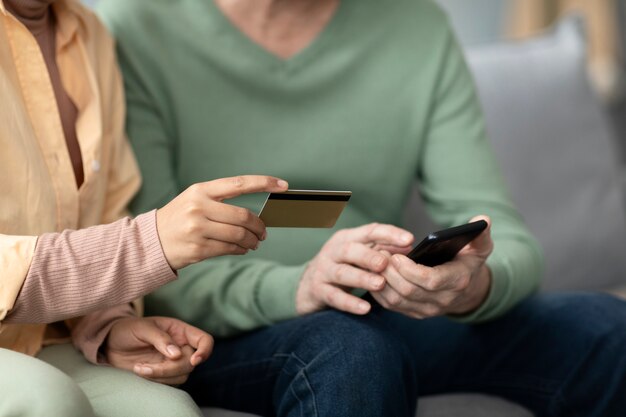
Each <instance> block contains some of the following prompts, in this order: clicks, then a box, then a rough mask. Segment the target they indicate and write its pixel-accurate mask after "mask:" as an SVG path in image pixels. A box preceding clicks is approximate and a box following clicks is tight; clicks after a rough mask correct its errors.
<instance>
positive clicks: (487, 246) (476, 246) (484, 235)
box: [469, 215, 493, 257]
mask: <svg viewBox="0 0 626 417" xmlns="http://www.w3.org/2000/svg"><path fill="white" fill-rule="evenodd" d="M480 220H484V221H485V222H487V228H486V229H485V230H483V231H482V232H481V233H480V234H479V235H478V236H477V237H476V238H475V239H474V240H472V241H471V242H470V244H469V249H471V250H472V251H474V252H476V253H477V254H479V255H480V256H484V257H487V256H489V254H491V251H492V250H493V240H492V239H491V218H489V216H485V215H480V216H475V217H472V219H471V220H470V223H473V222H477V221H480Z"/></svg>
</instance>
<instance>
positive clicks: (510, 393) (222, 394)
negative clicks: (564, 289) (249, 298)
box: [183, 294, 626, 417]
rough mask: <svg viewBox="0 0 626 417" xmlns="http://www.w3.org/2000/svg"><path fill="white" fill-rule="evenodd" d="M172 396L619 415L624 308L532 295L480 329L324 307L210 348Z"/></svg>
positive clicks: (244, 406)
mask: <svg viewBox="0 0 626 417" xmlns="http://www.w3.org/2000/svg"><path fill="white" fill-rule="evenodd" d="M370 301H372V300H371V299H370ZM372 302H373V301H372ZM183 388H184V389H185V390H187V391H188V392H189V393H190V394H191V396H192V397H193V398H194V400H196V402H198V403H199V404H200V405H202V406H213V407H221V408H227V409H232V410H239V411H243V412H249V413H254V414H259V415H263V416H273V415H277V416H285V417H296V416H298V417H312V416H320V417H327V416H332V417H346V416H355V417H356V416H358V417H368V416H372V417H381V416H394V417H403V416H406V417H413V416H414V415H415V411H416V407H417V404H416V399H417V397H418V396H421V395H429V394H439V393H449V392H479V393H487V394H493V395H497V396H501V397H504V398H507V399H509V400H511V401H514V402H517V403H519V404H522V405H523V406H525V407H527V408H528V409H530V410H532V411H533V412H534V413H535V414H536V415H537V416H539V417H541V416H563V417H576V416H584V417H592V416H597V417H600V416H602V417H612V416H615V417H624V416H626V303H624V302H622V301H620V300H617V299H615V298H613V297H610V296H606V295H599V294H597V295H596V294H559V295H538V296H535V297H533V298H531V299H528V300H527V301H525V302H523V303H521V304H520V305H519V306H517V307H516V308H515V309H513V310H512V311H511V312H509V313H508V314H506V315H505V316H503V317H502V318H500V319H498V320H496V321H493V322H489V323H485V324H479V325H466V324H460V323H457V322H454V321H451V320H448V319H447V318H433V319H427V320H414V319H410V318H408V317H405V316H403V315H400V314H396V313H393V312H390V311H387V310H385V309H383V308H382V307H380V306H378V305H375V304H374V308H373V310H372V312H371V313H370V314H368V315H367V316H365V317H357V316H352V315H349V314H344V313H340V312H337V311H330V310H329V311H324V312H320V313H317V314H312V315H309V316H306V317H302V318H298V319H294V320H290V321H286V322H282V323H279V324H276V325H274V326H271V327H268V328H265V329H261V330H258V331H255V332H252V333H248V334H245V335H243V336H240V337H236V338H232V339H227V340H218V341H217V343H216V346H215V350H214V352H213V355H212V356H211V357H210V358H209V360H208V361H207V362H206V363H204V364H202V365H200V366H199V367H198V368H196V370H195V371H194V372H193V373H192V375H191V376H190V378H189V380H188V382H187V383H186V384H185V385H184V386H183Z"/></svg>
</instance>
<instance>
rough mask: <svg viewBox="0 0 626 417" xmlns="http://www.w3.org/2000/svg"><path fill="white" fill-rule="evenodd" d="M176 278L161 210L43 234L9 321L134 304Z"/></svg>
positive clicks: (44, 318) (30, 320)
mask: <svg viewBox="0 0 626 417" xmlns="http://www.w3.org/2000/svg"><path fill="white" fill-rule="evenodd" d="M174 279H176V274H175V273H174V271H173V270H172V269H171V268H170V266H169V264H168V263H167V260H166V259H165V255H164V254H163V249H162V248H161V242H160V241H159V236H158V233H157V229H156V210H154V211H151V212H149V213H146V214H142V215H140V216H137V218H135V219H130V218H124V219H121V220H119V221H117V222H115V223H111V224H108V225H101V226H94V227H90V228H88V229H83V230H77V231H64V232H62V233H50V234H44V235H42V236H41V237H40V238H39V240H38V241H37V247H36V248H35V255H34V257H33V261H32V263H31V266H30V269H29V271H28V275H27V276H26V280H25V281H24V285H23V286H22V290H21V292H20V294H19V296H18V298H17V300H16V303H15V306H14V308H13V310H11V312H10V313H9V315H8V316H7V317H6V319H5V323H52V322H55V321H59V320H63V319H67V318H72V317H79V316H82V315H84V314H87V313H90V312H93V311H96V310H101V309H106V308H109V307H113V306H117V305H120V304H125V303H129V302H130V301H132V300H135V299H137V298H140V297H141V296H142V295H144V294H147V293H149V292H151V291H153V290H154V289H156V288H158V287H160V286H162V285H164V284H166V283H168V282H170V281H172V280H174Z"/></svg>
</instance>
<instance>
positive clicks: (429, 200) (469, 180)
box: [417, 29, 542, 322]
mask: <svg viewBox="0 0 626 417" xmlns="http://www.w3.org/2000/svg"><path fill="white" fill-rule="evenodd" d="M439 68H440V71H439V72H438V73H439V79H438V80H437V84H436V92H435V99H434V102H433V108H432V110H431V118H430V123H429V129H428V133H427V137H426V140H425V144H424V149H423V152H422V154H421V155H420V158H421V162H420V164H419V166H420V167H421V168H420V170H419V172H418V173H417V175H418V178H419V180H420V181H419V183H420V187H421V194H422V196H423V198H424V201H425V202H426V207H427V209H428V211H429V213H430V214H431V216H432V218H433V219H434V220H435V222H436V223H437V224H439V225H442V226H443V227H448V226H453V225H457V224H462V223H465V222H467V221H468V220H469V219H470V218H471V217H473V216H475V215H478V214H486V215H489V216H490V217H491V219H492V222H493V225H492V237H493V240H494V245H495V248H494V252H493V253H492V255H491V256H490V257H489V259H488V261H487V264H488V266H489V267H490V269H491V272H492V283H491V289H490V293H489V295H488V297H487V299H486V301H485V302H484V303H483V305H482V306H481V307H480V308H479V309H478V310H476V311H475V312H473V313H472V314H470V315H468V316H466V317H462V318H460V320H461V321H467V322H476V321H484V320H489V319H492V318H495V317H497V316H499V315H501V314H503V313H504V312H506V311H507V310H508V309H510V308H511V307H513V306H514V305H515V304H516V303H518V302H519V301H520V300H522V299H524V298H525V297H527V296H528V295H529V294H531V293H532V292H533V291H536V290H537V288H538V285H539V279H540V276H541V266H542V255H541V251H540V249H539V245H538V243H537V241H536V240H535V238H534V237H533V236H532V235H531V234H530V232H529V231H528V229H527V228H526V226H525V224H524V222H523V221H522V219H521V216H520V215H519V213H518V212H517V210H516V208H515V207H514V205H513V203H512V202H511V199H510V197H509V194H508V191H507V187H506V185H505V183H504V180H503V176H502V174H501V172H500V168H499V166H498V163H497V161H496V158H495V155H494V153H493V150H492V147H491V144H490V142H489V140H488V138H487V134H486V130H485V126H484V121H483V120H484V119H483V115H482V112H481V109H480V105H479V103H478V99H477V94H476V92H475V88H474V82H473V80H472V77H471V75H470V72H469V69H468V68H467V66H466V63H465V60H464V57H463V54H462V52H461V50H460V48H459V46H458V44H457V42H456V39H455V38H454V35H453V34H452V31H451V29H447V31H446V39H445V42H444V46H443V48H441V54H440V57H439ZM441 161H445V163H441ZM450 167H454V169H450Z"/></svg>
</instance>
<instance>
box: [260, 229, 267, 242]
mask: <svg viewBox="0 0 626 417" xmlns="http://www.w3.org/2000/svg"><path fill="white" fill-rule="evenodd" d="M265 239H267V230H265V231H264V232H263V236H261V240H265Z"/></svg>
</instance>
